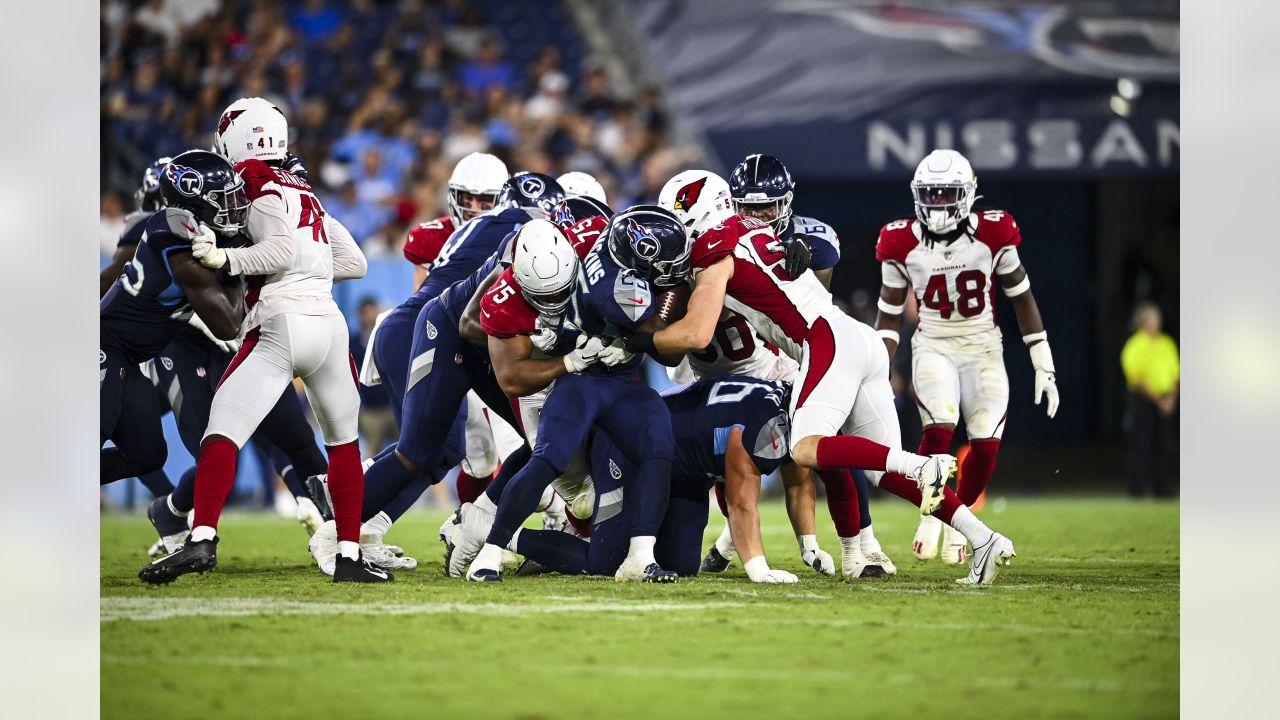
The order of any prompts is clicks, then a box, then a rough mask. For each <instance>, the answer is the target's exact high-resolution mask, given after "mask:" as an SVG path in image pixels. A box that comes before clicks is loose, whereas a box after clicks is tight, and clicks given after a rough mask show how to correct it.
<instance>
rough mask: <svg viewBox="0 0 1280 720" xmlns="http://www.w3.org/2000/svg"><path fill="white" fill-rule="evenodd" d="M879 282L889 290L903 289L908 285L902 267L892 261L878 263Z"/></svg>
mask: <svg viewBox="0 0 1280 720" xmlns="http://www.w3.org/2000/svg"><path fill="white" fill-rule="evenodd" d="M880 282H881V283H882V284H883V285H884V286H885V287H889V288H904V287H906V286H907V285H909V284H910V283H909V282H907V274H906V272H905V271H904V269H903V267H902V266H901V265H899V264H898V263H897V262H895V261H893V260H886V261H884V262H882V263H880Z"/></svg>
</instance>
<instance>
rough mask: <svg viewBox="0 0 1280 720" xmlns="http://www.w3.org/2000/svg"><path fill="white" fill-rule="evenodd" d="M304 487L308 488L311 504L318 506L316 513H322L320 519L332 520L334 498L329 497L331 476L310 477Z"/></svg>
mask: <svg viewBox="0 0 1280 720" xmlns="http://www.w3.org/2000/svg"><path fill="white" fill-rule="evenodd" d="M304 485H305V486H306V488H307V494H308V495H310V496H311V502H312V503H313V504H314V505H315V506H316V511H317V512H319V513H320V517H322V518H324V519H325V520H332V519H333V498H332V497H330V496H329V476H328V475H311V476H308V477H307V481H306V483H304Z"/></svg>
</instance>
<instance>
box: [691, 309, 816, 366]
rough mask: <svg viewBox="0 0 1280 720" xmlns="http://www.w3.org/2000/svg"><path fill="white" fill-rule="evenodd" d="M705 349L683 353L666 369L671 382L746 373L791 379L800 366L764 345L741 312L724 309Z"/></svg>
mask: <svg viewBox="0 0 1280 720" xmlns="http://www.w3.org/2000/svg"><path fill="white" fill-rule="evenodd" d="M726 315H727V316H726V317H724V318H723V319H722V320H720V322H718V323H716V332H715V335H713V336H712V339H711V344H710V345H708V346H707V347H706V349H704V350H701V351H698V352H691V353H689V354H688V355H685V357H684V359H683V360H681V361H680V364H679V365H677V366H676V367H673V368H667V375H668V376H669V377H670V378H671V379H672V380H673V381H675V382H678V383H689V382H694V381H696V380H701V379H703V378H709V377H724V376H725V375H747V376H750V377H755V378H760V379H761V380H785V379H791V378H792V377H793V376H794V375H795V373H796V372H797V371H798V370H799V369H800V365H799V364H797V363H796V361H795V360H792V359H791V358H789V357H787V356H786V355H783V354H782V353H780V352H779V351H778V350H776V349H771V348H770V347H769V346H768V345H766V344H765V341H764V339H763V338H761V337H760V335H759V333H757V332H756V330H755V328H753V327H752V326H751V323H749V322H747V319H746V318H745V317H743V316H742V315H739V314H738V313H736V312H733V311H726Z"/></svg>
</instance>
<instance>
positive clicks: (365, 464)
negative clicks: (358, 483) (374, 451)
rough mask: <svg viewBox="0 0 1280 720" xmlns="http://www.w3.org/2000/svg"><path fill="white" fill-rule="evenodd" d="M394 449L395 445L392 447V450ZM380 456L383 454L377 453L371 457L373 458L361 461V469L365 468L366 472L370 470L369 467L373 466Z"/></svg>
mask: <svg viewBox="0 0 1280 720" xmlns="http://www.w3.org/2000/svg"><path fill="white" fill-rule="evenodd" d="M394 449H395V448H394V447H392V448H390V450H394ZM380 457H382V456H381V455H375V456H373V457H371V458H365V459H364V460H362V461H360V469H361V470H364V471H365V472H368V471H369V468H371V467H373V464H374V463H375V462H377V461H378V458H380Z"/></svg>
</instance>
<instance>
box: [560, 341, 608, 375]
mask: <svg viewBox="0 0 1280 720" xmlns="http://www.w3.org/2000/svg"><path fill="white" fill-rule="evenodd" d="M603 349H604V341H603V340H601V339H600V338H598V337H594V336H588V335H579V336H578V343H577V347H575V348H574V349H573V351H572V352H570V353H569V354H568V355H565V356H564V369H565V370H568V371H569V372H571V373H580V372H582V371H583V370H586V369H587V368H588V367H590V366H591V364H592V363H594V362H595V361H596V359H597V357H598V356H599V355H600V351H601V350H603Z"/></svg>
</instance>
